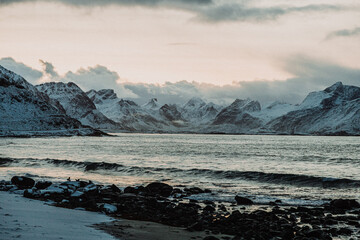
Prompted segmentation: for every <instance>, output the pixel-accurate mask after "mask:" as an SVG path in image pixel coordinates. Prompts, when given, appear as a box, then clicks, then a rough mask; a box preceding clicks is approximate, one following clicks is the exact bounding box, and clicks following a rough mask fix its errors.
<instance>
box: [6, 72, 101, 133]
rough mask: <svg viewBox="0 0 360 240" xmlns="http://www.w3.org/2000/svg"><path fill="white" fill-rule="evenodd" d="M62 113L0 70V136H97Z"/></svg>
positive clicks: (9, 74) (16, 78)
mask: <svg viewBox="0 0 360 240" xmlns="http://www.w3.org/2000/svg"><path fill="white" fill-rule="evenodd" d="M59 108H60V109H59ZM63 111H64V109H61V107H60V106H58V107H55V106H54V105H52V103H51V100H50V99H49V97H48V96H47V95H45V94H43V93H41V92H39V91H38V90H37V89H36V88H35V87H34V86H33V85H31V84H30V83H28V82H27V81H26V80H25V79H24V78H22V77H21V76H19V75H17V74H15V73H13V72H11V71H9V70H7V69H5V68H4V67H2V66H0V116H1V118H0V136H34V135H42V136H53V135H67V136H71V135H99V134H101V132H100V131H98V130H94V129H93V128H91V127H88V126H83V125H82V124H81V123H80V122H79V121H77V120H75V119H73V118H71V117H69V116H67V115H65V114H64V112H63Z"/></svg>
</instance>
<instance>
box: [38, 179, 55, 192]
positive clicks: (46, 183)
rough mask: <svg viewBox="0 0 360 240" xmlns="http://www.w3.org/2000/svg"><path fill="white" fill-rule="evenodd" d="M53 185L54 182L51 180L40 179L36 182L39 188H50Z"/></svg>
mask: <svg viewBox="0 0 360 240" xmlns="http://www.w3.org/2000/svg"><path fill="white" fill-rule="evenodd" d="M51 185H52V182H49V181H39V182H37V183H36V184H35V187H36V188H37V189H39V190H41V189H45V188H48V187H50V186H51Z"/></svg>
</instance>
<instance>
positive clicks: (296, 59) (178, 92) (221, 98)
mask: <svg viewBox="0 0 360 240" xmlns="http://www.w3.org/2000/svg"><path fill="white" fill-rule="evenodd" d="M284 62H285V64H284V66H283V67H284V69H285V70H287V71H288V72H289V73H291V74H292V75H294V77H293V78H289V79H287V80H277V81H268V80H261V81H239V82H234V83H233V84H229V85H224V86H218V85H214V84H207V83H199V82H188V81H181V82H176V83H170V82H167V83H165V84H146V83H142V84H141V83H136V84H134V83H125V84H124V87H125V88H128V89H130V90H131V91H132V92H134V93H135V94H136V95H138V96H140V97H139V98H138V99H137V101H138V102H140V103H144V102H146V101H147V100H148V99H150V98H153V97H157V98H158V100H159V102H161V103H180V104H182V103H184V102H186V101H187V100H189V99H190V98H192V97H194V96H196V97H201V98H203V99H205V100H207V101H212V102H214V103H217V104H222V105H225V104H230V103H231V102H233V101H234V99H236V98H240V99H245V98H251V99H255V100H258V101H260V102H261V103H262V105H267V104H270V103H272V102H274V101H282V102H288V103H292V104H298V103H300V102H301V101H302V100H303V99H304V98H305V97H306V95H307V94H308V93H309V92H312V91H319V90H323V89H325V88H326V87H328V86H330V85H332V84H334V83H335V82H338V81H342V82H343V83H344V84H348V85H355V86H360V69H352V68H347V67H342V66H338V65H336V64H332V63H328V62H325V61H321V60H314V59H311V58H308V57H304V56H293V57H291V58H290V59H287V60H286V61H284ZM135 100H136V99H135Z"/></svg>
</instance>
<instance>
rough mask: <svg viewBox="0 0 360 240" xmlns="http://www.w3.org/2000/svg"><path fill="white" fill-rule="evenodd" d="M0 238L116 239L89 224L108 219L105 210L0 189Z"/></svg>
mask: <svg viewBox="0 0 360 240" xmlns="http://www.w3.org/2000/svg"><path fill="white" fill-rule="evenodd" d="M0 216H1V217H0V236H1V237H0V238H1V239H4V240H5V239H14V238H16V239H25V240H37V239H74V240H82V239H89V240H97V239H104V240H115V239H116V238H114V237H112V236H111V235H108V234H107V233H105V232H103V231H99V230H96V229H95V228H93V227H92V225H94V224H98V223H109V222H111V221H112V219H111V218H110V217H108V216H106V215H104V214H99V213H94V212H88V211H77V210H72V209H65V208H58V207H54V206H49V205H46V204H45V203H44V202H42V201H37V200H32V199H28V198H24V197H23V196H21V195H19V194H15V193H9V192H0Z"/></svg>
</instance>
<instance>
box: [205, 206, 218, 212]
mask: <svg viewBox="0 0 360 240" xmlns="http://www.w3.org/2000/svg"><path fill="white" fill-rule="evenodd" d="M203 210H204V211H206V212H215V208H214V207H212V206H210V205H208V206H206V207H204V209H203Z"/></svg>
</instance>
